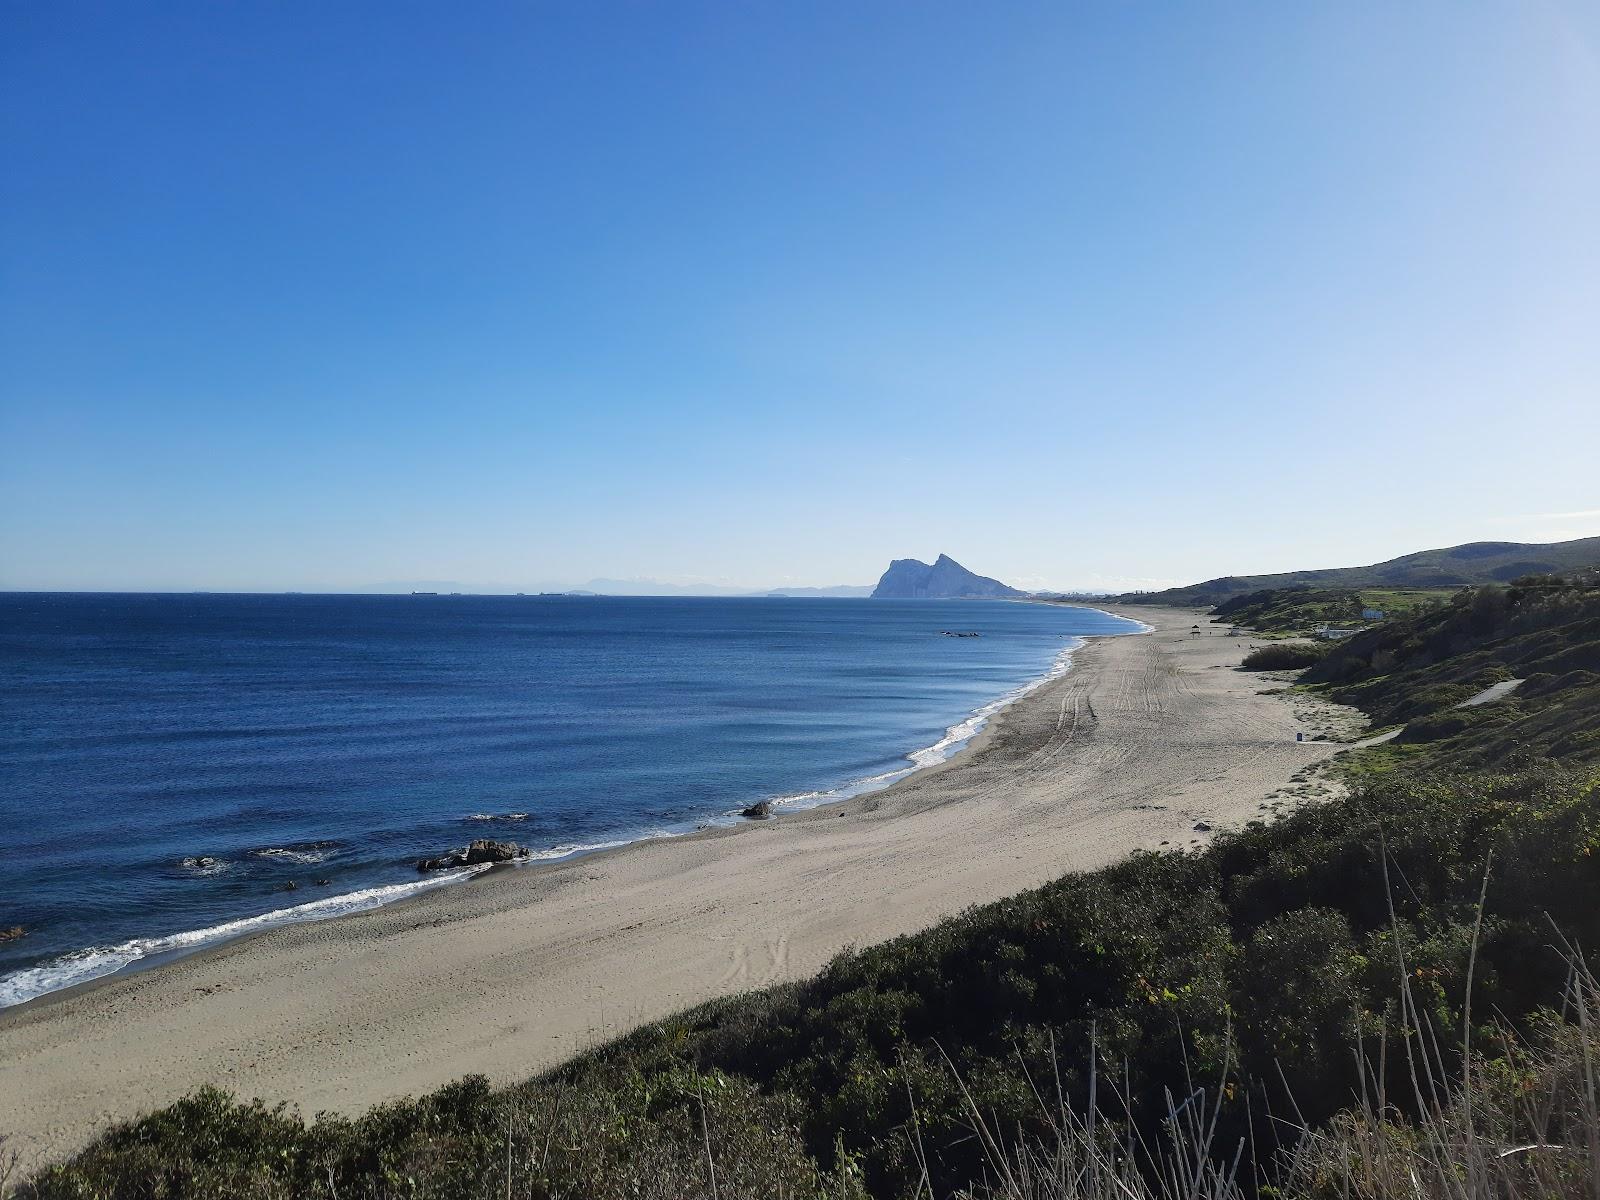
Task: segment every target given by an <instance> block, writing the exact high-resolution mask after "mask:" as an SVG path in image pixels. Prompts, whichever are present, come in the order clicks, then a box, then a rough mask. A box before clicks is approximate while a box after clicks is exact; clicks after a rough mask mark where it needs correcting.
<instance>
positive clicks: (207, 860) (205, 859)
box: [183, 854, 217, 867]
mask: <svg viewBox="0 0 1600 1200" xmlns="http://www.w3.org/2000/svg"><path fill="white" fill-rule="evenodd" d="M183 865H184V866H186V867H214V866H216V865H217V860H216V859H214V858H212V857H211V856H210V855H209V854H196V855H194V856H192V857H190V858H186V859H184V860H183Z"/></svg>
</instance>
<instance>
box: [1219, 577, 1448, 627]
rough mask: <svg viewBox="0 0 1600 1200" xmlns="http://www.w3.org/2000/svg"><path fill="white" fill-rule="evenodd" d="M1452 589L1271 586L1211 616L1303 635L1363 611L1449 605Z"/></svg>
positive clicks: (1351, 620) (1391, 612)
mask: <svg viewBox="0 0 1600 1200" xmlns="http://www.w3.org/2000/svg"><path fill="white" fill-rule="evenodd" d="M1456 594H1457V591H1456V589H1453V588H1313V587H1308V586H1305V585H1303V584H1302V585H1298V586H1295V587H1286V588H1269V589H1267V590H1265V591H1260V592H1248V593H1246V594H1244V595H1242V596H1235V597H1233V599H1231V600H1224V601H1223V602H1222V603H1220V604H1218V605H1217V606H1216V608H1215V609H1214V610H1213V613H1212V615H1213V616H1215V617H1217V618H1219V619H1225V620H1228V621H1232V622H1233V623H1234V624H1236V625H1247V626H1249V627H1250V628H1251V629H1257V630H1260V631H1261V632H1263V633H1270V634H1283V635H1294V636H1303V635H1305V634H1309V633H1310V632H1311V631H1312V630H1314V629H1315V628H1316V627H1317V626H1319V625H1338V626H1344V627H1359V626H1362V625H1366V624H1370V623H1371V622H1370V621H1369V620H1368V619H1367V618H1365V617H1363V616H1362V614H1363V613H1365V612H1381V613H1383V614H1384V616H1385V617H1386V618H1388V619H1394V618H1397V617H1404V616H1408V615H1410V614H1412V613H1415V612H1417V611H1418V610H1420V609H1427V608H1433V607H1436V606H1438V605H1441V604H1447V603H1449V601H1450V600H1451V598H1452V597H1454V596H1455V595H1456Z"/></svg>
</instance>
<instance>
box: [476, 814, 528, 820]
mask: <svg viewBox="0 0 1600 1200" xmlns="http://www.w3.org/2000/svg"><path fill="white" fill-rule="evenodd" d="M529 816H530V814H529V813H468V814H467V816H466V817H465V819H466V820H468V821H526V820H527V819H528V817H529Z"/></svg>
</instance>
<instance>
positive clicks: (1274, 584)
mask: <svg viewBox="0 0 1600 1200" xmlns="http://www.w3.org/2000/svg"><path fill="white" fill-rule="evenodd" d="M1594 566H1600V537H1591V538H1578V539H1576V540H1574V541H1570V542H1549V543H1543V544H1540V543H1532V542H1468V543H1467V544H1466V545H1463V546H1449V547H1447V548H1445V549H1443V550H1420V551H1418V552H1417V553H1415V554H1405V555H1402V556H1401V557H1399V558H1392V559H1390V560H1389V561H1388V562H1381V563H1373V564H1372V565H1370V566H1365V567H1328V568H1323V569H1321V570H1314V571H1284V572H1280V573H1278V574H1275V575H1225V576H1222V577H1220V578H1217V579H1208V580H1206V581H1205V582H1204V583H1195V584H1190V585H1189V586H1187V587H1177V588H1168V589H1166V590H1165V591H1160V592H1136V593H1131V594H1129V595H1126V596H1121V597H1118V599H1121V600H1122V601H1124V602H1125V603H1133V602H1135V601H1137V602H1139V603H1142V604H1171V605H1177V606H1184V607H1187V606H1209V605H1213V604H1220V603H1222V602H1223V601H1225V600H1231V599H1233V598H1234V597H1235V596H1242V595H1244V594H1245V593H1247V592H1259V591H1264V590H1267V589H1274V588H1286V587H1296V586H1303V587H1315V588H1459V587H1468V586H1471V585H1474V584H1484V583H1509V582H1510V581H1511V580H1513V579H1518V578H1520V577H1522V576H1524V575H1548V574H1557V573H1561V572H1569V571H1575V570H1579V569H1582V568H1585V567H1594Z"/></svg>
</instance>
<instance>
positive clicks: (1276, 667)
mask: <svg viewBox="0 0 1600 1200" xmlns="http://www.w3.org/2000/svg"><path fill="white" fill-rule="evenodd" d="M1327 652H1328V651H1327V647H1326V646H1323V645H1318V644H1317V643H1315V642H1284V643H1281V644H1279V645H1276V646H1262V647H1261V648H1260V649H1259V650H1252V651H1251V652H1250V653H1249V654H1247V655H1245V659H1244V663H1243V666H1244V669H1245V670H1246V671H1298V670H1300V669H1301V668H1302V667H1310V666H1314V665H1315V664H1317V663H1319V662H1321V661H1322V659H1323V656H1324V655H1326V654H1327Z"/></svg>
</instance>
